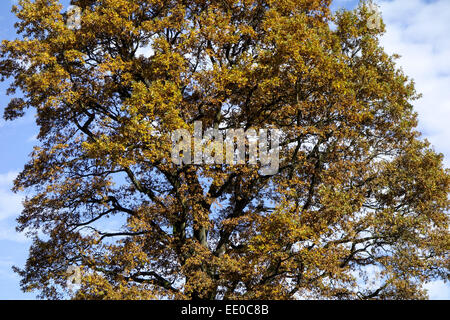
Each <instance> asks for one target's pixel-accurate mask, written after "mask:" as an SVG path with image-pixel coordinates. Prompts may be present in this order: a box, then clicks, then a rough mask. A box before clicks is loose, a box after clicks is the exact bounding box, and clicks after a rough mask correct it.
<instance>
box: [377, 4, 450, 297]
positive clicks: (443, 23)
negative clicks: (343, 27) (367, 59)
mask: <svg viewBox="0 0 450 320" xmlns="http://www.w3.org/2000/svg"><path fill="white" fill-rule="evenodd" d="M379 4H380V7H381V12H382V15H383V20H384V22H385V23H386V29H387V30H386V35H385V36H384V37H383V38H382V45H383V46H384V47H385V49H386V51H387V52H388V53H398V54H400V55H401V56H402V58H401V59H399V61H398V64H399V65H400V66H401V67H402V68H403V70H404V71H405V73H406V74H407V75H408V76H410V77H412V78H413V79H414V81H415V83H416V89H417V91H418V92H419V93H422V94H423V98H422V99H420V100H419V101H416V102H415V103H414V106H415V109H416V111H417V112H418V114H419V130H420V131H422V132H423V133H424V137H425V138H427V139H428V140H429V141H430V142H431V143H432V144H433V146H434V148H435V150H436V151H437V152H441V153H443V154H444V155H445V161H444V163H445V165H446V167H450V143H448V141H449V138H450V125H449V120H450V37H449V34H450V24H449V21H450V1H448V0H437V1H426V0H393V1H387V0H383V1H380V2H379ZM424 287H425V288H426V289H428V293H429V296H430V299H450V286H449V285H448V284H445V283H444V282H443V281H434V282H431V283H429V284H426V285H425V286H424Z"/></svg>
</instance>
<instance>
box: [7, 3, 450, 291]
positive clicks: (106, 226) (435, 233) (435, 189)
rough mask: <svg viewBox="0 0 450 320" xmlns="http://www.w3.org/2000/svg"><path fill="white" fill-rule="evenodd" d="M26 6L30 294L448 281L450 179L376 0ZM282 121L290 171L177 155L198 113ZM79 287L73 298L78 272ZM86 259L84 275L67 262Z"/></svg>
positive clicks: (20, 105) (11, 57) (17, 57)
mask: <svg viewBox="0 0 450 320" xmlns="http://www.w3.org/2000/svg"><path fill="white" fill-rule="evenodd" d="M71 3H72V4H73V5H76V6H77V7H78V8H80V13H81V17H80V24H79V25H75V26H73V25H70V24H68V20H69V19H70V18H71V17H70V16H69V15H68V14H67V11H66V10H64V9H63V6H62V5H61V3H60V2H59V1H58V0H34V1H32V0H19V1H18V5H17V6H15V7H14V9H13V11H14V12H15V14H16V15H17V17H18V19H19V20H18V23H17V24H16V30H17V34H18V38H17V39H16V40H13V41H6V40H4V41H3V42H2V44H1V48H0V74H1V76H2V78H3V80H5V79H10V81H11V82H10V83H11V85H10V88H9V90H8V93H9V94H11V95H13V96H14V97H13V98H11V100H10V103H9V105H8V106H7V107H6V109H5V112H4V118H5V119H7V120H14V119H17V118H20V117H21V116H23V115H24V113H25V112H27V110H31V112H35V114H36V122H37V125H38V126H39V129H40V132H39V135H38V139H39V143H38V144H37V145H36V146H35V148H34V151H33V152H32V154H31V155H30V160H29V162H28V163H27V164H26V165H25V167H24V169H23V171H22V172H21V173H20V174H19V176H18V178H17V179H16V181H15V187H14V190H15V191H20V190H26V191H27V194H28V197H27V198H26V200H25V201H24V210H23V212H22V213H21V215H20V217H19V218H18V230H19V231H26V232H27V233H28V235H29V236H30V237H32V239H33V244H32V246H31V248H30V253H29V258H28V260H27V262H26V265H25V266H24V267H23V268H21V267H16V271H17V272H18V273H19V275H20V276H21V278H22V288H23V289H24V290H36V291H38V292H39V293H40V295H41V297H44V298H52V299H58V298H63V297H67V295H69V296H70V297H72V298H75V299H161V298H170V299H296V298H330V299H370V298H380V299H410V298H426V292H425V291H424V289H423V287H422V286H423V284H424V283H427V282H429V281H432V280H436V279H444V280H447V279H448V276H449V271H448V266H449V255H448V253H449V249H450V236H449V215H448V213H447V210H448V208H449V200H448V193H449V191H450V190H449V189H450V188H449V186H450V172H449V171H448V169H445V168H444V167H443V164H442V160H443V156H442V155H441V154H437V153H436V152H435V151H433V149H432V148H431V146H430V145H429V143H428V142H427V141H424V140H423V139H421V138H420V133H419V132H418V131H417V129H416V127H417V115H416V113H415V112H414V110H413V105H412V103H413V101H414V100H415V99H417V98H419V97H420V96H419V94H418V93H416V91H415V89H414V83H413V81H412V80H411V79H409V78H408V77H407V76H406V75H405V74H404V73H403V72H402V70H401V69H400V68H399V67H398V66H397V65H396V62H395V59H396V56H390V55H388V54H387V53H386V52H385V51H384V49H383V47H382V46H380V42H379V39H380V36H381V35H382V34H383V32H384V24H383V23H381V24H379V25H378V27H374V24H373V23H369V22H370V20H371V19H373V13H372V12H371V11H370V10H369V7H368V6H367V4H366V3H364V2H362V3H361V4H360V6H359V7H358V8H357V9H355V10H340V11H337V12H332V11H331V9H330V5H331V0H276V1H275V0H239V1H238V0H201V1H200V0H178V1H175V0H72V1H71ZM196 121H201V123H202V124H203V126H204V127H205V128H206V127H214V128H217V129H218V130H220V131H221V132H223V133H225V132H226V131H227V130H229V129H233V128H244V129H246V130H247V129H251V128H254V129H261V128H266V129H267V128H278V129H281V130H282V132H283V134H282V136H281V138H280V146H279V152H280V154H279V157H280V165H279V170H278V172H277V173H276V174H273V175H262V174H261V173H260V169H261V166H260V165H248V164H234V165H233V164H231V165H230V164H217V163H216V164H208V165H206V164H203V165H198V164H182V165H175V164H174V163H173V162H172V161H171V151H172V147H173V145H172V140H171V134H172V133H173V132H174V131H175V130H177V129H187V130H190V131H192V130H193V129H194V122H196ZM73 266H76V267H79V270H80V271H81V283H80V286H79V288H77V290H68V288H67V285H66V282H67V279H68V273H67V270H68V269H69V268H73ZM71 270H72V269H71Z"/></svg>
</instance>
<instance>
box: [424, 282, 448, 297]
mask: <svg viewBox="0 0 450 320" xmlns="http://www.w3.org/2000/svg"><path fill="white" fill-rule="evenodd" d="M424 288H425V289H427V290H428V294H429V296H430V299H433V300H450V287H449V285H448V284H446V283H445V282H444V281H442V280H438V281H433V282H430V283H428V284H426V285H424Z"/></svg>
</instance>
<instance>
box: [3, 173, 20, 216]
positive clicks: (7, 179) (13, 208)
mask: <svg viewBox="0 0 450 320" xmlns="http://www.w3.org/2000/svg"><path fill="white" fill-rule="evenodd" d="M16 176H17V173H16V172H8V173H6V174H0V221H1V220H3V219H7V218H9V217H11V216H14V215H18V214H19V213H20V212H21V211H22V196H21V195H18V194H14V193H13V192H12V191H11V188H12V183H13V180H14V179H15V177H16Z"/></svg>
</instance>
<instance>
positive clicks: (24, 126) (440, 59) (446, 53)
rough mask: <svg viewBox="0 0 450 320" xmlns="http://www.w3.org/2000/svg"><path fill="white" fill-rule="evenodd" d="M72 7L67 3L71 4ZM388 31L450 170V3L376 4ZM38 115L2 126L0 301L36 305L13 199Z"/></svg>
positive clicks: (437, 290)
mask: <svg viewBox="0 0 450 320" xmlns="http://www.w3.org/2000/svg"><path fill="white" fill-rule="evenodd" d="M67 2H68V1H63V3H67ZM13 3H14V0H2V1H0V38H1V39H13V38H14V37H15V33H14V28H13V24H14V21H15V17H14V16H13V15H12V14H11V13H10V11H11V5H12V4H13ZM357 3H358V1H355V0H335V1H334V4H333V8H338V7H342V6H345V7H347V8H353V7H355V6H356V5H357ZM377 3H378V4H379V5H380V8H381V12H382V15H383V19H384V22H385V23H386V25H387V32H386V35H385V36H384V37H383V39H382V44H383V46H384V47H385V49H386V51H387V52H389V53H394V52H395V53H399V54H400V55H401V56H402V58H401V59H400V60H399V65H400V66H401V67H402V68H403V69H404V71H405V72H406V74H407V75H409V76H411V77H412V78H414V79H415V82H416V87H417V89H418V91H419V92H421V93H422V94H423V98H422V99H421V100H420V101H417V102H415V108H416V111H417V112H418V113H419V129H420V131H422V132H423V133H424V137H425V138H427V139H428V140H429V141H430V142H431V143H432V144H433V146H434V148H435V150H436V151H437V152H441V153H443V154H444V155H445V156H446V160H445V164H446V167H450V143H449V142H448V141H449V139H450V125H449V124H448V123H449V119H450V37H449V36H448V35H449V34H450V1H448V0H436V1H429V0H428V1H427V0H389V1H388V0H385V1H381V0H379V1H377ZM6 88H7V84H6V83H0V113H1V114H3V108H4V107H5V106H6V105H7V103H8V101H9V97H7V96H5V90H6ZM36 133H37V127H36V125H35V123H34V115H33V114H32V113H28V114H27V115H26V116H25V117H24V118H22V119H20V120H16V121H14V122H5V121H4V120H3V119H2V120H0V150H2V153H1V156H0V299H34V298H35V294H33V293H23V292H21V290H20V288H19V277H18V276H17V275H16V274H14V273H13V272H12V270H11V266H12V265H17V266H23V264H24V263H25V260H26V257H27V255H28V248H29V246H30V242H29V241H28V240H27V239H26V238H25V237H24V236H23V235H21V234H18V233H16V232H15V219H16V217H17V216H18V214H19V213H20V211H21V199H22V198H23V196H24V195H23V194H18V195H16V194H13V193H11V191H10V189H11V186H12V180H13V179H14V177H15V176H16V175H17V173H18V172H19V171H20V170H21V169H22V167H23V165H24V164H25V163H26V161H27V159H28V155H29V153H30V152H31V151H32V148H33V145H34V143H35V142H36V139H35V136H36ZM426 287H427V288H428V289H429V294H430V297H431V298H432V299H450V286H449V285H446V284H444V283H443V282H441V281H437V282H434V283H431V284H429V285H427V286H426Z"/></svg>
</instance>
